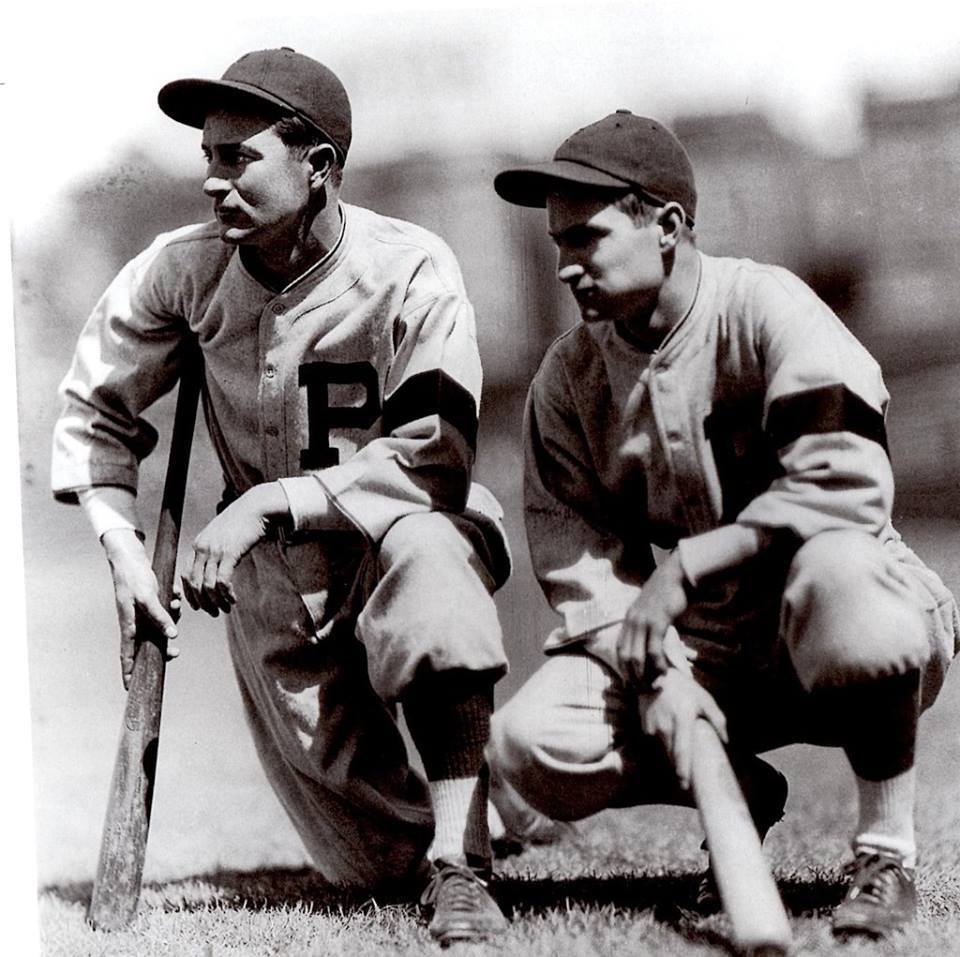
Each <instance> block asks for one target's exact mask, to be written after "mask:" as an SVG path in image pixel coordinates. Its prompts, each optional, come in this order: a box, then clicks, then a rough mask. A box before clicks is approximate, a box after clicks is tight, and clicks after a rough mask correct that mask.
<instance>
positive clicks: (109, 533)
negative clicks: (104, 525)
mask: <svg viewBox="0 0 960 957" xmlns="http://www.w3.org/2000/svg"><path fill="white" fill-rule="evenodd" d="M100 544H101V545H102V546H103V548H104V551H106V553H107V557H108V558H110V557H111V556H113V555H131V554H140V553H141V552H143V550H144V549H143V539H142V538H141V537H140V533H139V532H138V531H137V530H136V529H135V528H108V529H107V530H106V531H105V532H104V533H103V534H102V535H101V536H100Z"/></svg>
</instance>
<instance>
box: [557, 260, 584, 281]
mask: <svg viewBox="0 0 960 957" xmlns="http://www.w3.org/2000/svg"><path fill="white" fill-rule="evenodd" d="M582 275H583V266H581V265H580V264H579V263H574V262H564V261H563V260H562V259H561V260H560V262H559V263H558V264H557V279H559V280H560V282H562V283H566V284H567V285H568V286H569V285H572V284H573V283H575V282H576V281H577V280H578V279H579V278H580V277H581V276H582Z"/></svg>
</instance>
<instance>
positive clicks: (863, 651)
mask: <svg viewBox="0 0 960 957" xmlns="http://www.w3.org/2000/svg"><path fill="white" fill-rule="evenodd" d="M782 630H783V636H784V640H785V641H786V644H787V648H788V650H789V652H790V656H791V659H792V661H793V665H794V668H795V669H796V672H797V675H798V677H799V678H800V681H801V683H802V684H803V685H804V687H805V688H806V689H807V690H808V691H809V690H813V689H815V688H822V687H836V686H840V685H846V684H854V683H859V682H863V681H869V680H872V679H874V678H879V677H884V676H887V675H896V674H904V673H906V672H908V671H910V670H912V669H917V668H922V667H923V665H924V663H925V662H926V659H927V656H928V642H927V638H926V622H925V620H924V616H923V613H922V611H921V609H920V608H919V607H918V605H917V602H916V600H915V597H914V595H913V594H912V592H911V590H910V588H909V587H908V585H907V584H906V583H905V581H904V577H903V572H902V570H901V569H899V568H898V566H897V563H896V561H895V559H893V558H892V557H890V556H888V555H887V554H886V553H885V552H884V549H883V546H882V545H881V543H880V542H879V541H878V540H877V539H876V538H874V537H873V536H871V535H868V534H866V533H864V532H857V531H831V532H822V533H821V534H819V535H815V536H813V537H812V538H811V539H809V540H808V541H806V542H805V543H804V544H803V545H802V546H801V547H800V549H799V550H798V551H797V553H796V555H795V556H794V559H793V562H792V563H791V566H790V573H789V576H788V579H787V585H786V589H785V593H784V605H783V619H782Z"/></svg>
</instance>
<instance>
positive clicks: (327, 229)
mask: <svg viewBox="0 0 960 957" xmlns="http://www.w3.org/2000/svg"><path fill="white" fill-rule="evenodd" d="M342 230H343V223H342V221H341V216H340V209H339V204H337V203H334V204H332V206H331V207H330V208H325V209H322V210H321V211H320V212H319V213H318V214H317V215H316V216H314V217H313V218H312V219H311V220H309V221H308V222H304V223H303V224H302V225H301V227H300V228H299V229H298V230H297V231H296V232H295V233H293V234H292V235H291V236H290V237H289V239H288V240H287V241H284V242H280V243H276V244H274V245H272V246H269V247H265V248H256V249H255V248H248V249H246V250H245V251H244V263H245V264H246V265H247V267H248V268H249V269H250V270H251V272H253V273H254V275H255V276H256V278H257V279H258V280H259V281H260V282H262V283H263V284H264V285H266V286H268V287H270V288H272V289H278V290H279V289H284V288H286V287H287V286H288V285H290V283H292V282H293V281H294V280H296V279H297V278H298V277H300V276H302V275H303V274H304V273H305V272H307V271H308V270H310V269H312V268H313V266H315V265H316V264H317V263H318V262H320V261H321V260H322V259H323V258H324V257H326V256H328V255H329V254H330V252H331V251H332V250H333V249H334V248H335V247H336V245H337V243H338V242H339V241H340V236H341V233H342Z"/></svg>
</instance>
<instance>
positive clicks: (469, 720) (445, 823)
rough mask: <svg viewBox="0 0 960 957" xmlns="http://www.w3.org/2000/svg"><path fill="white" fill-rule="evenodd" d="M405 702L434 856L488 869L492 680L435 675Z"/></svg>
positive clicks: (473, 675) (418, 683)
mask: <svg viewBox="0 0 960 957" xmlns="http://www.w3.org/2000/svg"><path fill="white" fill-rule="evenodd" d="M402 703H403V713H404V717H405V718H406V721H407V727H408V728H409V729H410V736H411V737H412V738H413V743H414V744H415V745H416V747H417V750H418V751H419V752H420V757H421V759H422V760H423V765H424V769H425V770H426V772H427V782H428V784H429V787H430V798H431V801H432V803H433V815H434V821H435V832H434V839H433V844H432V845H431V848H430V851H429V856H430V858H431V859H432V860H436V859H437V858H442V859H443V860H446V861H451V862H460V863H463V862H467V863H469V864H471V865H473V866H478V867H486V866H489V863H490V856H491V854H490V833H489V829H488V826H487V797H488V791H489V772H488V770H487V767H486V764H485V763H484V756H483V752H484V748H485V747H486V745H487V740H488V739H489V737H490V714H491V712H492V711H493V678H492V677H490V676H489V675H486V674H476V673H472V672H463V671H453V672H443V673H437V674H432V675H430V676H429V677H425V678H420V679H418V680H417V681H416V682H414V684H413V685H412V686H411V688H410V689H409V690H408V691H407V692H406V693H405V694H404V696H403V699H402Z"/></svg>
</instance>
